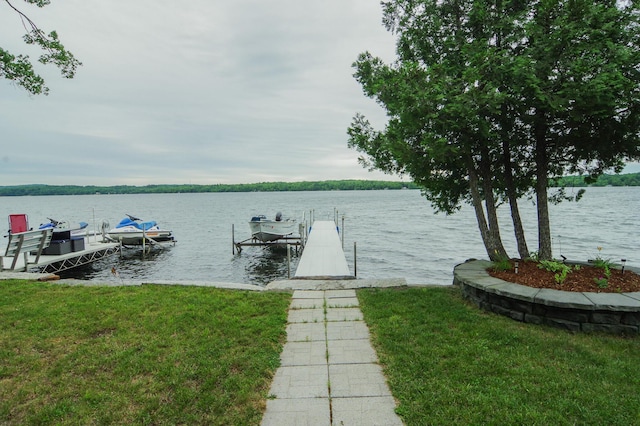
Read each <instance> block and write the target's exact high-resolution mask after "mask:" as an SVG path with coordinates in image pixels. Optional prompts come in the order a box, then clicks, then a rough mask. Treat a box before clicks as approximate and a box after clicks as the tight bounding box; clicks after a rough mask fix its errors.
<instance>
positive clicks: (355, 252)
mask: <svg viewBox="0 0 640 426" xmlns="http://www.w3.org/2000/svg"><path fill="white" fill-rule="evenodd" d="M353 276H354V277H357V276H358V250H357V247H356V242H355V241H354V242H353Z"/></svg>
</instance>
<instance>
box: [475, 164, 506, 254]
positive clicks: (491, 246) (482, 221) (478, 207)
mask: <svg viewBox="0 0 640 426" xmlns="http://www.w3.org/2000/svg"><path fill="white" fill-rule="evenodd" d="M467 163H468V166H467V169H468V172H469V190H470V192H471V204H472V205H473V208H474V210H475V213H476V220H477V221H478V228H479V229H480V236H481V237H482V242H483V243H484V248H485V250H486V251H487V255H488V256H489V260H491V261H497V260H500V259H504V258H505V257H507V253H506V251H505V250H504V247H502V242H501V241H499V240H498V241H496V240H495V235H494V234H493V233H492V232H491V231H490V229H489V226H488V225H487V221H486V218H485V215H484V210H483V209H482V197H481V196H480V191H479V186H478V176H477V174H476V171H475V168H474V167H473V162H472V160H471V159H470V158H469V159H467Z"/></svg>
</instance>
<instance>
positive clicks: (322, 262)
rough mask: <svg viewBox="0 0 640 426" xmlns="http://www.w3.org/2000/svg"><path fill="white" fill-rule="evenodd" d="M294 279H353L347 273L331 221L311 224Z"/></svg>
mask: <svg viewBox="0 0 640 426" xmlns="http://www.w3.org/2000/svg"><path fill="white" fill-rule="evenodd" d="M294 278H297V279H303V278H306V279H353V278H355V277H354V276H353V275H351V272H349V266H348V265H347V259H346V258H345V255H344V250H342V245H341V243H340V237H339V235H338V230H337V227H336V224H335V223H333V222H332V221H315V222H314V223H313V225H312V226H311V231H310V232H309V238H308V240H307V243H306V244H305V247H304V251H303V252H302V258H301V259H300V262H299V263H298V268H297V269H296V273H295V275H294Z"/></svg>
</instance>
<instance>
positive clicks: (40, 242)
mask: <svg viewBox="0 0 640 426" xmlns="http://www.w3.org/2000/svg"><path fill="white" fill-rule="evenodd" d="M52 235H53V228H47V229H38V230H35V231H26V232H17V233H15V234H9V242H8V243H7V250H6V251H5V253H4V257H13V261H12V262H11V268H9V269H10V270H14V269H15V267H16V263H17V262H18V259H19V256H20V255H21V254H24V270H25V271H26V270H27V269H28V266H29V253H30V252H35V253H36V259H35V262H33V263H34V264H37V263H38V261H39V260H40V255H41V254H42V250H43V249H44V248H45V247H48V246H49V243H50V242H51V237H52ZM3 260H4V259H3V258H2V257H0V270H2V269H4V263H3Z"/></svg>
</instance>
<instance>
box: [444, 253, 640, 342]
mask: <svg viewBox="0 0 640 426" xmlns="http://www.w3.org/2000/svg"><path fill="white" fill-rule="evenodd" d="M489 266H491V262H489V261H486V260H468V261H467V262H465V263H462V264H460V265H457V266H456V267H455V268H454V270H453V284H454V285H457V286H459V287H460V289H461V291H462V294H463V296H464V297H465V298H466V299H468V300H471V301H473V302H474V303H476V304H477V305H478V307H480V308H481V309H484V310H487V311H491V312H495V313H498V314H501V315H504V316H508V317H510V318H512V319H514V320H517V321H522V322H527V323H533V324H546V325H550V326H553V327H559V328H563V329H566V330H569V331H584V332H605V333H615V334H634V335H638V334H640V292H635V293H586V292H583V293H579V292H572V291H559V290H551V289H540V288H532V287H527V286H523V285H520V284H514V283H510V282H507V281H503V280H500V279H498V278H494V277H492V276H490V275H489V274H488V273H487V271H486V269H487V268H488V267H489ZM627 270H632V271H634V272H636V273H638V271H637V270H634V269H633V268H627Z"/></svg>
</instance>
